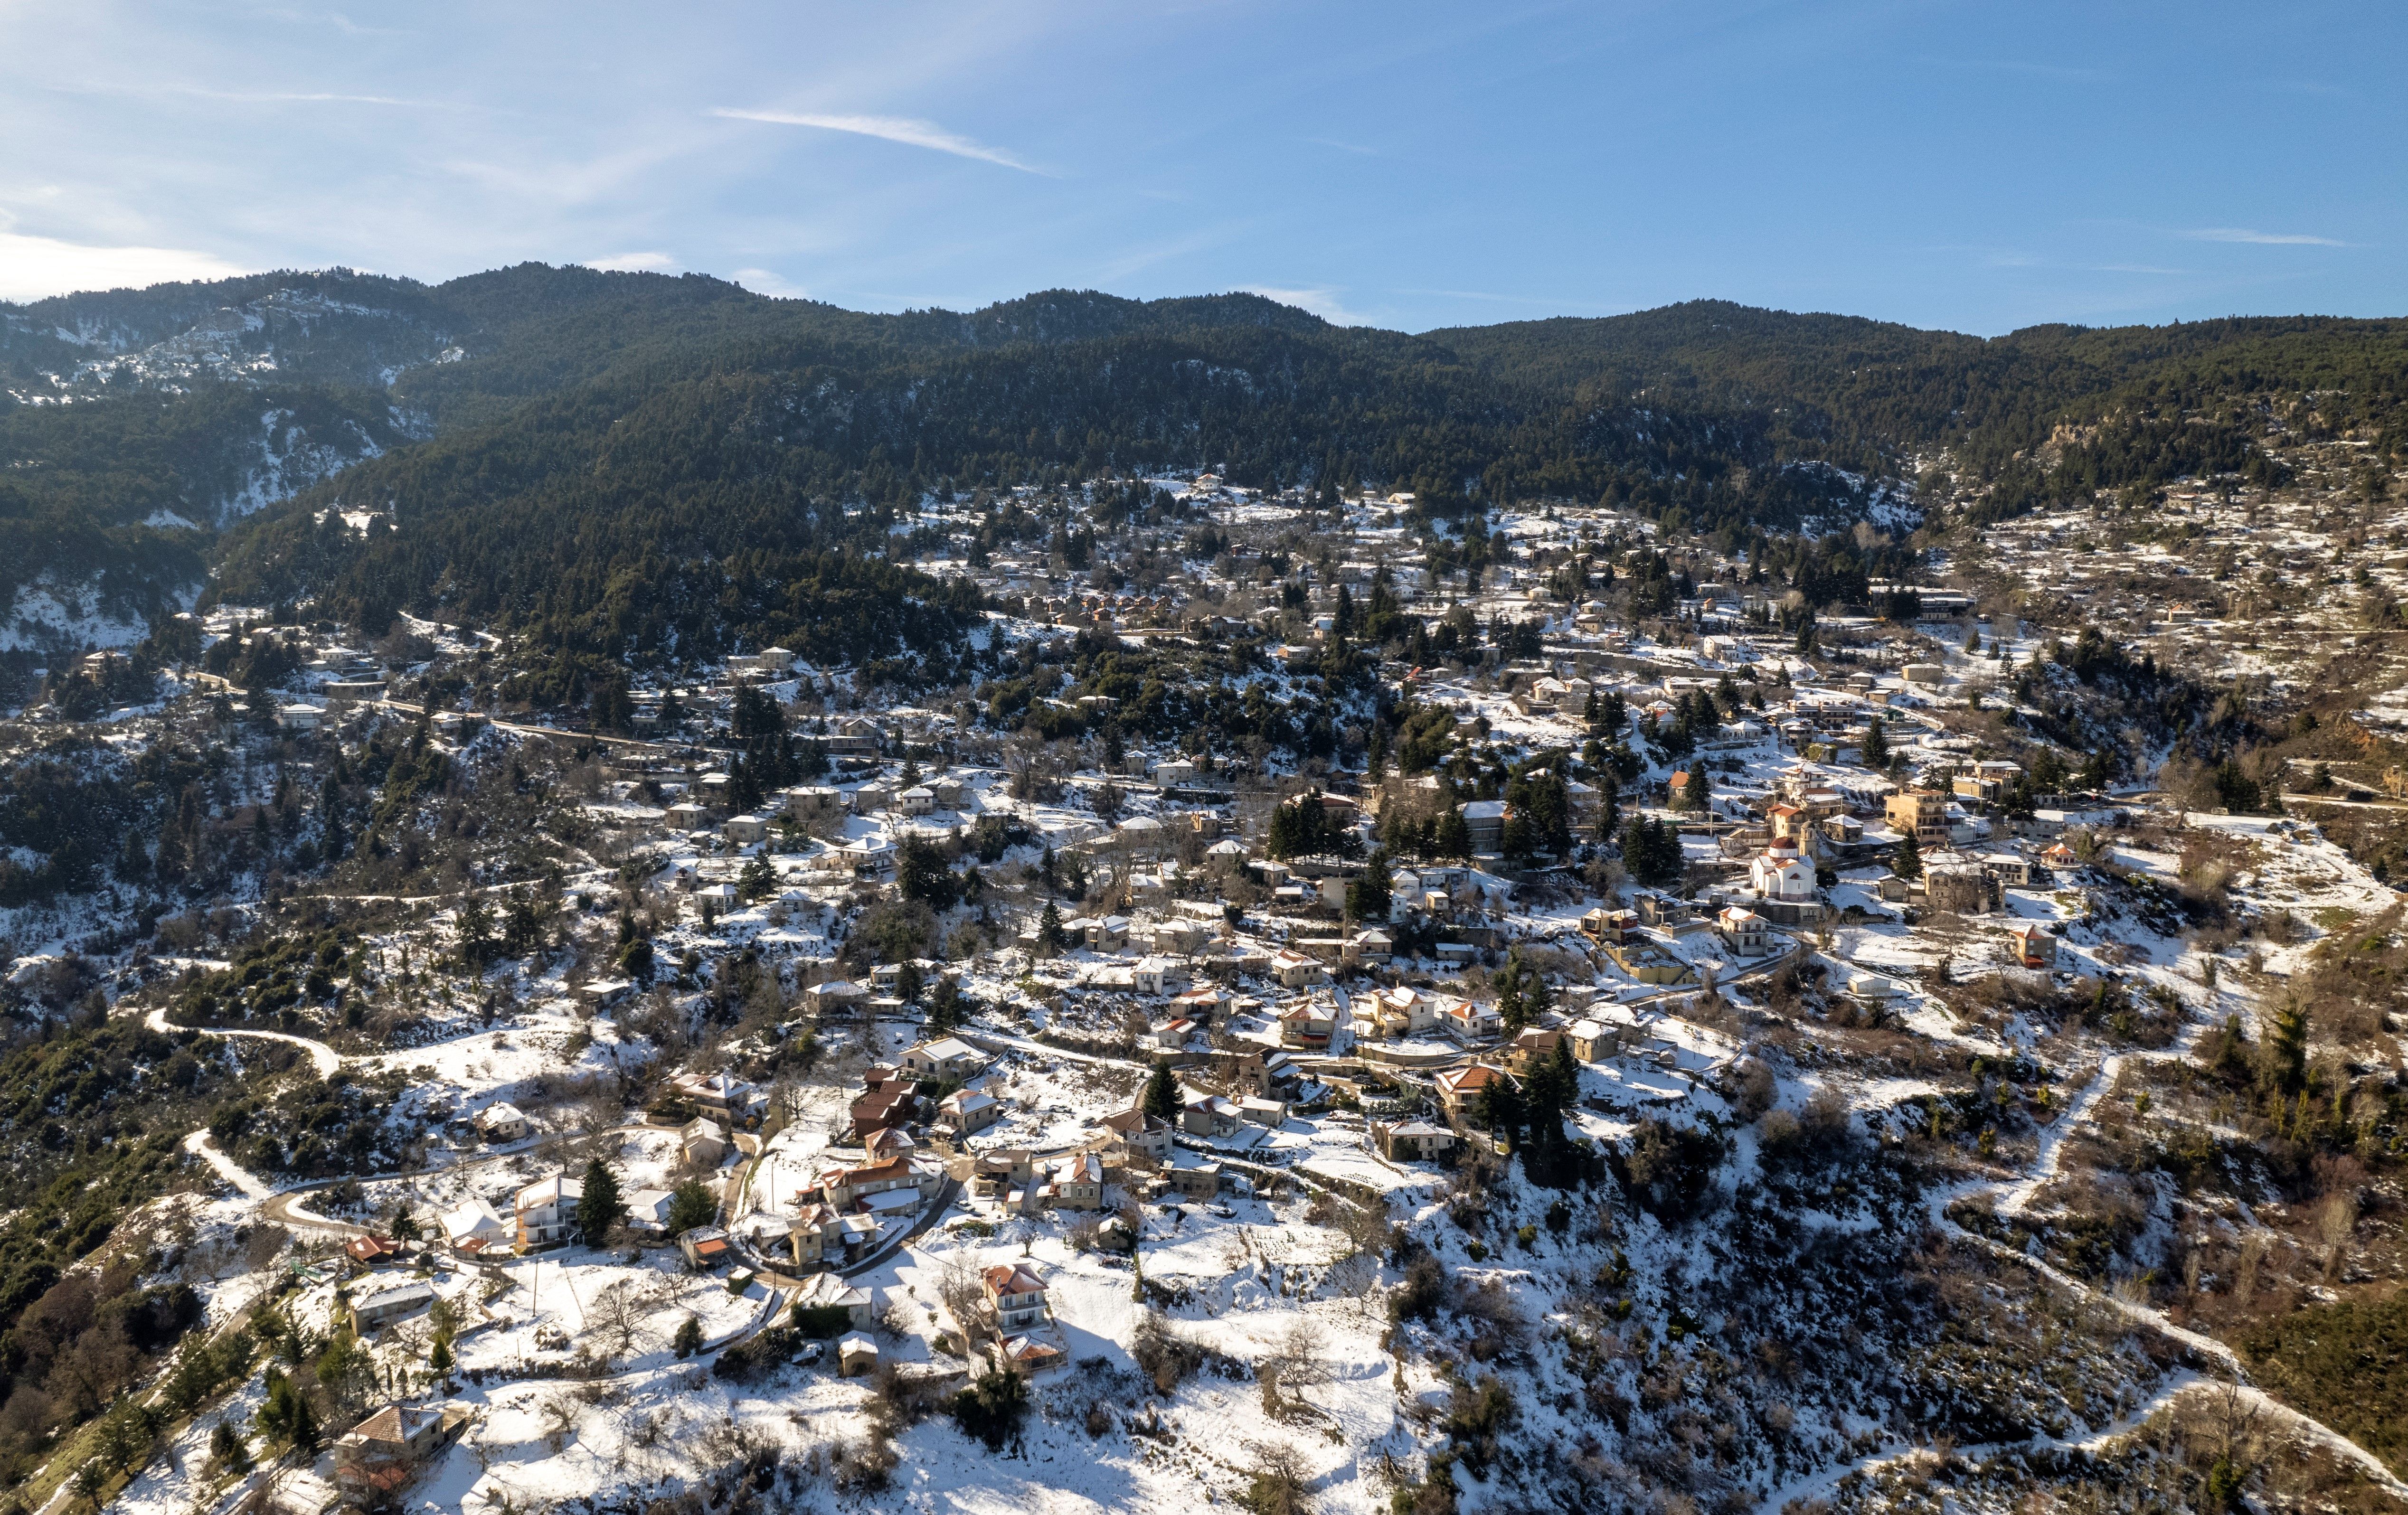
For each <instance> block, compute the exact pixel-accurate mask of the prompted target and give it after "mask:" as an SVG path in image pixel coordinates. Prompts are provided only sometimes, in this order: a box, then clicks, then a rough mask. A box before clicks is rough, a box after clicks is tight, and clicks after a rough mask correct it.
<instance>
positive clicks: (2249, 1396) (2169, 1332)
mask: <svg viewBox="0 0 2408 1515" xmlns="http://www.w3.org/2000/svg"><path fill="white" fill-rule="evenodd" d="M2208 1029H2209V1027H2208V1025H2207V1024H2206V1023H2205V1022H2200V1021H2197V1020H2194V1021H2192V1022H2190V1023H2188V1024H2187V1025H2186V1026H2185V1027H2184V1029H2183V1034H2182V1036H2180V1037H2179V1038H2177V1039H2176V1041H2175V1042H2174V1044H2173V1045H2172V1046H2171V1047H2166V1048H2161V1049H2158V1050H2154V1051H2139V1052H2118V1053H2115V1054H2114V1055H2113V1056H2111V1057H2108V1058H2106V1059H2104V1060H2103V1061H2102V1062H2100V1065H2099V1071H2098V1072H2097V1073H2096V1074H2095V1075H2094V1076H2093V1077H2092V1079H2091V1080H2090V1082H2089V1084H2088V1085H2087V1086H2086V1087H2085V1089H2084V1090H2083V1092H2082V1095H2081V1097H2080V1098H2079V1099H2077V1100H2075V1101H2074V1103H2072V1104H2071V1105H2069V1106H2068V1107H2066V1110H2065V1113H2064V1115H2063V1116H2062V1117H2061V1118H2059V1119H2058V1121H2057V1123H2056V1124H2055V1125H2053V1126H2051V1127H2050V1128H2049V1130H2048V1132H2047V1134H2046V1135H2045V1136H2043V1137H2042V1142H2041V1148H2040V1151H2039V1153H2038V1154H2037V1156H2036V1157H2035V1159H2034V1162H2033V1164H2032V1167H2031V1170H2030V1171H2029V1172H2028V1173H2026V1174H2025V1175H2023V1176H2022V1177H2020V1178H2017V1179H1975V1180H1973V1181H1971V1182H1967V1183H1960V1184H1953V1185H1950V1186H1949V1187H1948V1188H1946V1189H1942V1190H1939V1191H1937V1192H1935V1193H1933V1195H1932V1203H1931V1216H1932V1221H1933V1222H1934V1223H1935V1224H1936V1225H1938V1226H1940V1227H1941V1228H1942V1229H1943V1230H1945V1231H1946V1232H1948V1234H1949V1235H1950V1236H1952V1237H1954V1238H1955V1239H1957V1240H1958V1241H1961V1242H1964V1243H1967V1244H1969V1245H1971V1246H1975V1247H1980V1248H1982V1249H1984V1250H1985V1251H1989V1252H1990V1253H1992V1254H1993V1255H1995V1256H1997V1257H1998V1258H2000V1260H2001V1261H2004V1262H2010V1263H2014V1264H2017V1265H2021V1266H2024V1267H2028V1268H2030V1269H2031V1270H2032V1271H2033V1272H2035V1273H2037V1274H2039V1275H2040V1276H2041V1277H2042V1278H2043V1279H2047V1280H2048V1281H2049V1282H2051V1283H2053V1284H2055V1285H2057V1287H2058V1288H2060V1289H2063V1290H2064V1291H2066V1292H2067V1293H2072V1294H2077V1295H2080V1296H2082V1297H2083V1298H2085V1299H2087V1300H2089V1301H2091V1302H2093V1303H2096V1304H2100V1305H2103V1306H2105V1307H2107V1308H2109V1309H2112V1310H2114V1311H2115V1312H2116V1313H2117V1314H2118V1315H2121V1316H2123V1317H2124V1318H2125V1319H2126V1320H2128V1321H2130V1322H2132V1323H2133V1324H2135V1325H2138V1326H2142V1327H2144V1328H2145V1329H2148V1330H2151V1331H2155V1332H2157V1333H2158V1334H2159V1335H2161V1336H2165V1337H2167V1338H2168V1339H2169V1340H2172V1341H2176V1342H2179V1343H2181V1344H2182V1345H2183V1346H2185V1347H2186V1348H2188V1349H2189V1350H2191V1351H2194V1352H2196V1353H2198V1354H2199V1355H2200V1357H2202V1358H2205V1359H2207V1360H2208V1361H2210V1362H2212V1363H2214V1364H2215V1365H2216V1366H2218V1367H2219V1368H2221V1369H2222V1370H2223V1371H2224V1372H2225V1373H2226V1374H2229V1376H2230V1377H2229V1379H2202V1378H2200V1376H2198V1375H2194V1374H2187V1373H2186V1374H2178V1375H2175V1376H2174V1377H2173V1378H2171V1379H2169V1380H2168V1382H2167V1383H2165V1384H2163V1385H2161V1386H2160V1387H2159V1389H2158V1391H2157V1394H2154V1395H2152V1396H2151V1397H2150V1399H2149V1400H2148V1401H2146V1402H2145V1403H2144V1404H2143V1405H2142V1406H2140V1407H2138V1408H2135V1409H2134V1410H2133V1411H2131V1412H2130V1413H2128V1414H2127V1415H2125V1416H2124V1417H2122V1418H2121V1419H2119V1420H2118V1421H2117V1422H2115V1424H2114V1425H2113V1426H2109V1427H2105V1428H2100V1429H2098V1430H2094V1431H2092V1432H2090V1433H2089V1435H2088V1436H2086V1437H2085V1439H2083V1440H2081V1441H2076V1442H2065V1441H2059V1440H2057V1439H2055V1438H2047V1437H2035V1438H2034V1439H2033V1440H2032V1441H2031V1442H2029V1443H2025V1444H2024V1445H2028V1446H2034V1447H2042V1446H2090V1447H2095V1446H2097V1445H2099V1444H2100V1443H2103V1442H2104V1441H2106V1440H2107V1439H2108V1438H2110V1437H2111V1436H2117V1435H2120V1434H2122V1433H2123V1432H2124V1431H2128V1430H2129V1429H2130V1428H2131V1427H2132V1426H2134V1425H2137V1424H2139V1423H2141V1422H2143V1421H2144V1420H2146V1419H2147V1418H2148V1417H2149V1416H2150V1415H2152V1414H2154V1413H2156V1412H2157V1410H2158V1409H2161V1408H2164V1407H2166V1406H2167V1405H2170V1404H2171V1403H2172V1402H2173V1401H2174V1400H2175V1399H2177V1398H2179V1397H2180V1396H2181V1395H2182V1394H2186V1393H2188V1392H2192V1391H2195V1390H2197V1389H2199V1388H2200V1386H2201V1384H2202V1383H2205V1384H2211V1385H2214V1387H2215V1389H2216V1390H2217V1391H2218V1392H2224V1393H2229V1394H2234V1395H2236V1396H2237V1397H2239V1398H2240V1399H2241V1400H2242V1401H2243V1402H2244V1403H2246V1404H2248V1405H2249V1406H2251V1407H2252V1408H2255V1409H2257V1411H2259V1412H2260V1413H2262V1414H2264V1415H2265V1416H2266V1417H2267V1418H2268V1419H2269V1420H2271V1421H2272V1422H2274V1423H2275V1424H2276V1425H2279V1426H2282V1427H2285V1428H2286V1429H2288V1430H2290V1431H2291V1432H2293V1433H2294V1434H2296V1435H2298V1436H2301V1437H2304V1438H2305V1439H2307V1440H2309V1441H2313V1442H2315V1443H2317V1444H2318V1445H2320V1446H2323V1447H2325V1448H2327V1449H2329V1451H2332V1452H2333V1454H2334V1455H2335V1456H2337V1457H2339V1458H2340V1459H2342V1460H2343V1461H2344V1462H2348V1463H2354V1464H2356V1465H2358V1467H2359V1468H2361V1469H2362V1470H2363V1471H2364V1472H2365V1474H2366V1477H2367V1480H2368V1482H2370V1483H2372V1485H2373V1486H2374V1487H2376V1488H2378V1489H2380V1490H2382V1491H2383V1492H2384V1493H2385V1494H2389V1495H2390V1496H2391V1497H2392V1498H2393V1499H2395V1500H2398V1501H2400V1502H2401V1504H2403V1505H2408V1483H2403V1482H2402V1481H2401V1479H2398V1478H2396V1477H2395V1476H2393V1474H2392V1472H2391V1470H2390V1469H2389V1468H2388V1467H2386V1465H2384V1463H2383V1461H2382V1459H2380V1458H2378V1457H2376V1456H2375V1455H2374V1454H2373V1453H2372V1452H2371V1451H2367V1450H2366V1449H2365V1448H2363V1447H2361V1446H2359V1445H2358V1443H2357V1442H2355V1441H2352V1440H2351V1439H2349V1437H2347V1436H2343V1435H2342V1434H2341V1433H2340V1432H2338V1431H2336V1430H2334V1429H2333V1428H2332V1427H2330V1426H2329V1425H2327V1424H2325V1423H2324V1422H2321V1421H2317V1420H2315V1419H2312V1418H2311V1417H2309V1416H2306V1415H2302V1414H2300V1412H2299V1411H2298V1410H2296V1409H2293V1408H2290V1407H2289V1406H2287V1405H2285V1404H2283V1403H2281V1402H2280V1401H2278V1400H2276V1399H2274V1398H2273V1397H2272V1396H2271V1395H2269V1394H2266V1392H2265V1391H2263V1390H2261V1389H2258V1388H2257V1387H2256V1386H2255V1385H2253V1384H2251V1383H2249V1382H2248V1381H2247V1379H2248V1370H2247V1368H2246V1366H2245V1365H2243V1363H2242V1361H2241V1358H2240V1356H2239V1354H2237V1353H2236V1352H2234V1351H2233V1350H2232V1349H2231V1348H2229V1347H2228V1346H2226V1345H2225V1344H2224V1343H2223V1342H2221V1341H2218V1340H2217V1339H2216V1338H2214V1336H2206V1335H2203V1334H2201V1333H2200V1332H2197V1331H2192V1330H2188V1329H2186V1328H2185V1327H2183V1326H2179V1325H2176V1324H2174V1323H2173V1322H2171V1320H2168V1319H2167V1318H2166V1314H2165V1312H2164V1311H2163V1310H2160V1309H2157V1308H2155V1307H2153V1306H2148V1305H2140V1304H2135V1303H2133V1302H2132V1301H2130V1300H2127V1299H2120V1298H2117V1297H2116V1296H2115V1295H2114V1294H2112V1293H2107V1292H2106V1291H2104V1290H2101V1289H2098V1288H2094V1287H2092V1286H2091V1285H2090V1284H2087V1283H2085V1282H2084V1281H2083V1280H2081V1279H2077V1278H2074V1277H2073V1276H2072V1275H2071V1274H2068V1273H2066V1272H2064V1271H2062V1270H2060V1269H2058V1268H2057V1267H2055V1266H2053V1265H2050V1264H2049V1263H2047V1262H2045V1261H2043V1260H2042V1259H2040V1258H2038V1257H2034V1256H2032V1255H2030V1254H2029V1253H2027V1252H2023V1251H2017V1250H2015V1249H2014V1248H2013V1247H2009V1246H2007V1245H2006V1244H2005V1243H2004V1242H2001V1241H1999V1240H1997V1239H1995V1238H1993V1237H1990V1236H1982V1235H1979V1234H1978V1233H1975V1232H1971V1231H1968V1230H1966V1229H1965V1228H1964V1227H1963V1226H1960V1225H1958V1224H1957V1222H1955V1221H1952V1220H1950V1219H1949V1218H1948V1216H1947V1210H1948V1208H1949V1207H1950V1206H1952V1205H1954V1204H1955V1203H1956V1202H1957V1200H1958V1199H1961V1198H1964V1197H1966V1196H1968V1195H1971V1194H1976V1193H1983V1192H1984V1191H1988V1192H1990V1193H1995V1194H1997V1195H1998V1196H1999V1200H1998V1210H1999V1213H2000V1214H2001V1215H2010V1216H2013V1215H2021V1214H2023V1213H2025V1211H2026V1210H2027V1209H2028V1208H2029V1206H2030V1204H2031V1202H2032V1199H2033V1197H2034V1196H2035V1195H2037V1194H2038V1193H2040V1191H2041V1190H2042V1189H2044V1188H2046V1187H2047V1186H2048V1184H2049V1183H2051V1182H2052V1181H2054V1180H2055V1179H2056V1178H2057V1172H2058V1161H2059V1154H2060V1153H2061V1152H2062V1151H2063V1150H2064V1145H2065V1140H2066V1138H2067V1137H2068V1136H2071V1135H2072V1134H2073V1131H2074V1129H2075V1128H2076V1127H2078V1126H2080V1125H2082V1124H2083V1123H2084V1122H2087V1121H2088V1120H2089V1118H2090V1112H2091V1111H2092V1110H2093V1109H2095V1108H2098V1104H2099V1101H2100V1100H2101V1099H2103V1098H2105V1097H2106V1096H2107V1094H2108V1093H2110V1092H2111V1091H2113V1090H2114V1087H2115V1083H2116V1080H2117V1079H2119V1078H2121V1077H2122V1074H2123V1071H2124V1069H2125V1068H2126V1067H2127V1066H2129V1065H2132V1064H2135V1063H2145V1062H2158V1061H2164V1060H2168V1059H2173V1058H2180V1057H2184V1056H2187V1055H2188V1054H2189V1052H2190V1050H2191V1049H2192V1047H2193V1046H2194V1045H2196V1043H2197V1042H2198V1039H2199V1037H2200V1036H2202V1035H2204V1034H2205V1033H2206V1031H2207V1030H2208ZM1989 1450H1990V1451H2007V1450H2009V1449H2008V1448H2006V1447H1998V1448H1992V1449H1989ZM1928 1454H1929V1449H1928V1448H1926V1447H1920V1446H1916V1447H1892V1448H1889V1449H1886V1450H1885V1451H1879V1452H1876V1453H1873V1454H1872V1455H1871V1456H1869V1457H1864V1458H1859V1459H1857V1460H1856V1461H1855V1462H1853V1463H1843V1464H1842V1465H1839V1466H1837V1467H1833V1468H1828V1469H1826V1470H1825V1471H1823V1472H1821V1473H1816V1474H1811V1475H1809V1476H1808V1477H1806V1478H1803V1479H1798V1480H1796V1481H1795V1482H1792V1483H1790V1484H1787V1485H1785V1486H1784V1487H1782V1488H1781V1489H1778V1490H1776V1491H1774V1492H1773V1493H1771V1494H1768V1495H1767V1496H1766V1497H1765V1498H1764V1499H1763V1500H1762V1501H1760V1502H1759V1503H1758V1505H1757V1508H1758V1509H1759V1510H1763V1511H1767V1512H1770V1511H1775V1510H1778V1509H1780V1508H1783V1507H1784V1506H1785V1505H1787V1504H1788V1503H1790V1502H1791V1501H1792V1500H1797V1499H1811V1498H1816V1497H1819V1496H1821V1495H1823V1494H1828V1492H1829V1491H1830V1490H1831V1489H1833V1488H1834V1487H1836V1486H1837V1485H1838V1484H1839V1482H1840V1480H1841V1479H1843V1478H1845V1477H1846V1476H1847V1475H1848V1474H1850V1473H1853V1472H1864V1471H1869V1470H1871V1469H1873V1468H1878V1467H1883V1466H1886V1465H1891V1464H1897V1463H1905V1462H1909V1461H1913V1460H1914V1459H1916V1458H1920V1457H1925V1456H1928ZM1976 1454H1977V1453H1975V1452H1974V1451H1973V1450H1972V1449H1960V1455H1976Z"/></svg>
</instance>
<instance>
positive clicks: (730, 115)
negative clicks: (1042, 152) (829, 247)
mask: <svg viewBox="0 0 2408 1515" xmlns="http://www.w3.org/2000/svg"><path fill="white" fill-rule="evenodd" d="M711 114H712V115H714V116H720V117H724V118H725V119H726V120H728V121H766V122H767V123H769V124H770V125H772V126H812V127H817V128H818V129H819V130H821V131H823V132H850V133H852V134H853V136H874V137H877V138H879V139H880V140H882V141H886V142H900V143H902V144H903V145H904V146H905V147H910V148H926V149H928V150H930V151H932V152H950V153H952V154H953V156H954V157H956V158H974V159H976V160H977V161H979V162H980V163H991V164H997V165H998V166H1000V167H1004V168H1016V169H1018V170H1020V172H1022V173H1024V174H1038V175H1042V176H1043V177H1045V178H1047V179H1053V178H1056V177H1058V176H1056V175H1053V174H1049V173H1046V171H1045V170H1044V169H1042V168H1039V167H1037V166H1035V165H1034V164H1027V163H1024V162H1022V161H1021V160H1020V159H1018V158H1016V157H1013V156H1012V155H1011V153H1009V152H1006V151H1004V150H1002V149H1001V148H991V147H988V146H987V145H986V144H985V143H983V142H978V141H973V140H972V139H971V138H969V137H967V136H962V135H961V134H960V133H958V132H949V131H947V130H945V129H944V128H943V127H941V126H939V125H938V124H937V123H936V122H935V121H915V120H913V119H911V118H910V117H908V116H826V115H818V114H814V113H810V112H807V111H793V110H738V109H735V108H733V107H726V106H722V107H718V108H717V109H714V110H712V111H711Z"/></svg>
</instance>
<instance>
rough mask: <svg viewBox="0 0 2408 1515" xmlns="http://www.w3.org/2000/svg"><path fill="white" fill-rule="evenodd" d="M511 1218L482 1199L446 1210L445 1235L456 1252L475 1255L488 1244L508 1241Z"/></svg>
mask: <svg viewBox="0 0 2408 1515" xmlns="http://www.w3.org/2000/svg"><path fill="white" fill-rule="evenodd" d="M509 1237H510V1228H509V1222H505V1221H504V1220H503V1219H502V1218H501V1217H500V1216H498V1215H496V1214H495V1213H494V1207H492V1206H491V1205H488V1204H486V1203H485V1202H484V1201H483V1200H481V1199H472V1200H470V1201H468V1202H467V1203H466V1204H465V1205H461V1206H458V1207H455V1208H452V1209H449V1210H446V1211H444V1212H443V1239H444V1240H446V1241H448V1242H450V1243H451V1244H452V1251H455V1252H464V1253H466V1254H467V1255H469V1256H472V1257H473V1256H475V1255H476V1254H477V1253H479V1252H481V1251H484V1250H485V1249H486V1248H488V1247H497V1246H505V1245H508V1243H509Z"/></svg>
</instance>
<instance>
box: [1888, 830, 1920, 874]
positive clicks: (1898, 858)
mask: <svg viewBox="0 0 2408 1515" xmlns="http://www.w3.org/2000/svg"><path fill="white" fill-rule="evenodd" d="M1889 868H1890V871H1891V872H1892V873H1895V874H1897V875H1898V876H1899V878H1901V879H1920V878H1922V877H1923V849H1922V848H1920V847H1918V846H1917V845H1915V840H1914V831H1912V830H1909V831H1908V832H1907V833H1906V834H1905V835H1904V836H1900V837H1899V839H1898V845H1897V846H1896V847H1894V848H1892V849H1890V854H1889Z"/></svg>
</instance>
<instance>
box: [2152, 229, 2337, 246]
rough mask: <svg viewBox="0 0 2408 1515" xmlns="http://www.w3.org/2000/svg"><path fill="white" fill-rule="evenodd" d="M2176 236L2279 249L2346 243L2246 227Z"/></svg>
mask: <svg viewBox="0 0 2408 1515" xmlns="http://www.w3.org/2000/svg"><path fill="white" fill-rule="evenodd" d="M2175 235H2176V236H2184V237H2187V238H2188V239H2190V240H2191V241H2193V242H2251V243H2255V244H2257V246H2260V247H2279V248H2345V247H2347V246H2349V244H2348V243H2346V242H2343V241H2341V240H2339V239H2338V238H2335V237H2330V236H2308V235H2307V234H2306V233H2305V232H2259V231H2253V230H2251V229H2250V228H2248V227H2246V226H2202V227H2200V228H2199V229H2198V230H2197V231H2189V232H2178V233H2176V234H2175Z"/></svg>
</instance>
